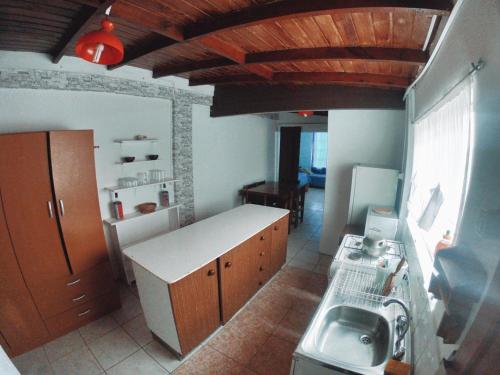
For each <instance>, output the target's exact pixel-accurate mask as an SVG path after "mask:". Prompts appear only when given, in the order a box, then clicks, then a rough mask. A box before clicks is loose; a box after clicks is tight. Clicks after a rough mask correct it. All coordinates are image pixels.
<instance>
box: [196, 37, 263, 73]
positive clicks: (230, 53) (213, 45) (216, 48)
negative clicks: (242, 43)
mask: <svg viewBox="0 0 500 375" xmlns="http://www.w3.org/2000/svg"><path fill="white" fill-rule="evenodd" d="M198 42H199V43H201V44H203V46H204V47H206V48H208V49H210V50H211V51H213V52H215V53H217V54H219V55H220V56H222V57H226V58H228V59H230V60H232V61H234V62H236V63H238V64H245V58H246V53H245V51H243V50H242V49H241V48H239V47H236V46H234V45H233V44H231V43H228V42H226V41H224V40H222V39H220V38H217V37H215V36H208V37H206V38H203V39H200V40H198ZM245 69H246V70H248V71H249V72H251V73H254V74H256V75H258V76H259V77H263V78H264V79H268V80H269V79H272V77H273V71H272V69H270V68H269V67H267V66H264V65H252V66H245Z"/></svg>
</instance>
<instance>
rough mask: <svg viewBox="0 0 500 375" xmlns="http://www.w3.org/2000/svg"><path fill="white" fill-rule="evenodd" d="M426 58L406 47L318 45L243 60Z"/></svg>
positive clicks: (420, 61)
mask: <svg viewBox="0 0 500 375" xmlns="http://www.w3.org/2000/svg"><path fill="white" fill-rule="evenodd" d="M428 59H429V55H428V53H427V52H424V51H421V50H415V49H408V48H380V47H320V48H297V49H285V50H276V51H265V52H257V53H250V54H248V55H247V56H246V59H245V61H246V63H247V64H269V63H280V62H290V61H314V60H348V61H357V60H369V61H377V62H402V63H406V64H411V65H422V64H425V63H426V62H427V60H428Z"/></svg>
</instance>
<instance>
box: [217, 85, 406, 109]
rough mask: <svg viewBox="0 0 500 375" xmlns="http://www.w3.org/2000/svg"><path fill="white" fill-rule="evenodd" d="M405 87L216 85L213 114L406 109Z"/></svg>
mask: <svg viewBox="0 0 500 375" xmlns="http://www.w3.org/2000/svg"><path fill="white" fill-rule="evenodd" d="M403 95H404V90H385V89H378V88H368V87H350V86H333V85H315V86H313V85H267V84H265V85H254V86H216V87H215V92H214V99H213V105H212V107H211V116H212V117H220V116H232V115H242V114H252V113H269V112H280V111H287V112H288V111H300V110H303V109H304V108H307V109H308V110H312V111H314V110H328V109H404V108H405V105H404V102H403Z"/></svg>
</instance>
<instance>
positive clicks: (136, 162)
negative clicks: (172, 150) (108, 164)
mask: <svg viewBox="0 0 500 375" xmlns="http://www.w3.org/2000/svg"><path fill="white" fill-rule="evenodd" d="M162 160H163V159H155V160H149V159H147V160H146V159H145V160H134V161H128V162H127V161H118V162H116V163H115V164H117V165H129V164H141V163H152V162H154V161H162Z"/></svg>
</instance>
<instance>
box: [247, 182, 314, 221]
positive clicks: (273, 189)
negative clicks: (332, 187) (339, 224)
mask: <svg viewBox="0 0 500 375" xmlns="http://www.w3.org/2000/svg"><path fill="white" fill-rule="evenodd" d="M308 186H309V181H307V180H306V179H299V180H298V181H297V182H279V181H267V182H265V183H263V184H260V185H257V186H254V187H251V188H248V189H246V192H245V197H246V202H247V203H257V204H262V205H264V206H277V207H280V208H286V209H289V210H290V211H291V212H292V215H291V218H292V220H293V225H294V227H295V228H297V226H298V224H299V220H300V222H302V221H303V220H304V204H305V195H306V191H307V188H308Z"/></svg>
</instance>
